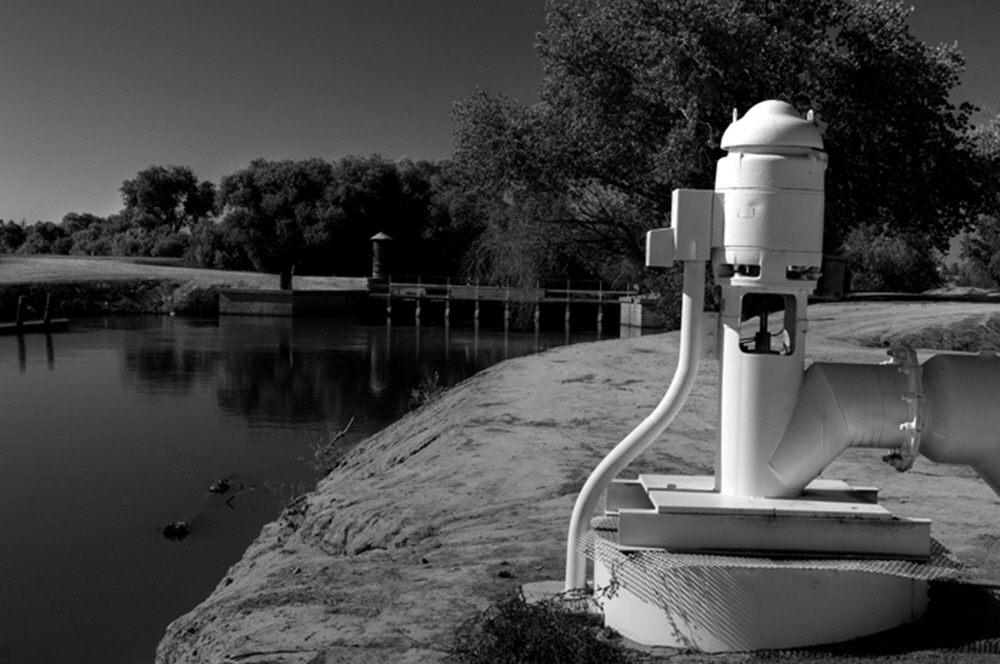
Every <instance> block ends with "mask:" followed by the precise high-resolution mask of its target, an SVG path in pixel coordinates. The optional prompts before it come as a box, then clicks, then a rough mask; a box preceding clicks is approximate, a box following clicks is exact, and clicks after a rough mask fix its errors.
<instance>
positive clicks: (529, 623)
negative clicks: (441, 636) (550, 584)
mask: <svg viewBox="0 0 1000 664" xmlns="http://www.w3.org/2000/svg"><path fill="white" fill-rule="evenodd" d="M612 634H613V633H612ZM448 654H449V661H451V662H455V663H457V664H533V663H535V662H537V663H538V664H616V663H619V662H621V663H627V662H631V661H632V660H633V658H632V656H631V654H630V653H629V651H628V650H626V649H625V647H624V646H623V645H622V643H621V641H620V640H619V639H617V637H615V636H611V637H610V638H609V636H608V635H607V632H606V631H605V630H603V629H602V628H601V619H600V617H599V616H595V615H592V614H588V613H580V612H575V611H572V610H570V609H569V608H567V607H566V606H564V605H563V604H562V603H561V602H559V601H557V600H546V601H541V602H538V603H534V604H529V603H528V602H527V601H525V599H524V595H523V594H521V593H520V592H518V593H516V594H512V595H509V596H507V597H505V598H503V599H501V600H499V601H498V602H496V603H495V604H493V605H492V606H490V607H488V608H487V609H486V610H485V611H483V612H482V613H480V614H479V615H477V616H475V617H474V618H472V619H471V620H469V621H467V622H466V623H465V624H464V625H462V627H460V628H459V630H458V632H457V633H456V637H455V640H454V642H453V643H452V646H451V648H450V649H449V653H448Z"/></svg>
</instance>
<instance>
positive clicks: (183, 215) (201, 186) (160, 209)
mask: <svg viewBox="0 0 1000 664" xmlns="http://www.w3.org/2000/svg"><path fill="white" fill-rule="evenodd" d="M120 191H121V195H122V200H123V202H124V203H125V209H124V210H123V214H124V215H125V216H126V217H128V218H129V219H131V220H133V221H134V222H135V223H137V224H139V225H140V226H142V227H143V228H146V229H148V230H154V229H161V230H162V231H163V232H164V233H178V232H180V231H181V229H183V228H188V229H190V228H193V227H194V225H195V224H196V223H198V222H199V221H202V220H204V219H207V218H209V217H212V216H214V215H215V212H216V209H215V195H216V194H215V185H214V184H213V183H212V182H209V181H207V180H205V181H203V182H199V181H198V178H197V176H195V174H194V171H192V170H191V169H190V168H189V167H187V166H150V167H149V168H147V169H145V170H142V171H139V173H138V174H137V175H136V176H135V177H134V178H132V179H131V180H125V182H123V183H122V186H121V189H120Z"/></svg>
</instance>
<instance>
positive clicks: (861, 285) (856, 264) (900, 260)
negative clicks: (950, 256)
mask: <svg viewBox="0 0 1000 664" xmlns="http://www.w3.org/2000/svg"><path fill="white" fill-rule="evenodd" d="M843 253H844V258H846V259H847V265H848V267H849V269H850V271H851V290H853V291H862V292H864V291H867V292H903V293H920V292H923V291H925V290H928V289H931V288H936V287H938V286H940V285H942V283H943V281H944V280H943V277H942V271H943V266H942V262H941V259H940V257H939V255H938V252H937V251H936V250H935V249H934V248H933V247H931V246H929V245H928V244H927V241H926V240H924V239H922V238H920V237H918V236H915V235H909V236H904V235H894V234H891V233H889V232H886V231H885V230H884V229H882V228H880V227H879V226H877V225H875V224H868V225H864V226H859V227H858V228H855V229H854V230H852V231H851V232H850V233H849V234H848V236H847V239H846V240H845V241H844V245H843Z"/></svg>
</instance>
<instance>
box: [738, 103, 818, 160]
mask: <svg viewBox="0 0 1000 664" xmlns="http://www.w3.org/2000/svg"><path fill="white" fill-rule="evenodd" d="M810 115H811V113H810ZM753 147H761V148H767V147H782V148H814V149H816V150H822V149H823V137H822V135H820V132H819V128H818V127H817V126H816V125H814V124H813V123H812V122H811V121H810V120H806V119H805V118H803V117H802V116H801V115H799V112H798V111H796V110H795V107H793V106H792V105H791V104H788V103H786V102H783V101H778V100H776V99H771V100H769V101H762V102H760V103H759V104H757V105H755V106H754V107H753V108H751V109H750V110H749V111H747V112H746V115H744V116H743V117H742V118H740V119H739V120H735V121H734V122H733V123H732V124H731V125H729V128H727V129H726V132H725V133H724V134H723V135H722V149H723V150H732V149H734V148H753Z"/></svg>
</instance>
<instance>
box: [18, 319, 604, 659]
mask: <svg viewBox="0 0 1000 664" xmlns="http://www.w3.org/2000/svg"><path fill="white" fill-rule="evenodd" d="M595 338H596V334H595V333H594V332H592V331H591V332H581V333H578V334H577V333H574V334H572V335H570V334H569V333H568V332H557V333H541V334H532V333H528V334H504V332H503V330H502V329H500V330H495V329H491V330H487V329H478V328H476V327H473V326H471V324H470V325H469V326H467V327H455V326H451V327H448V328H445V327H426V326H425V327H415V326H412V325H408V326H402V325H376V326H370V325H365V324H362V323H360V322H358V321H351V320H345V319H301V318H298V319H294V320H293V319H291V318H256V317H222V318H219V319H204V320H202V319H185V318H174V317H165V316H163V317H161V316H148V317H144V316H139V317H104V318H93V319H85V320H78V321H73V325H72V327H71V330H70V332H68V333H63V334H57V335H51V336H45V335H33V336H26V337H23V338H21V339H18V338H16V337H0V413H2V422H3V429H2V431H3V433H2V436H0V532H2V534H3V546H0V663H4V662H8V661H9V662H11V663H12V664H14V663H16V664H35V663H39V664H40V663H48V662H60V661H100V662H105V663H108V664H138V663H140V662H142V663H148V662H151V661H152V660H153V655H154V651H155V648H156V644H157V642H158V641H159V639H160V638H161V636H162V635H163V633H164V629H165V628H166V626H167V624H168V623H169V622H170V621H171V620H173V619H174V618H176V617H178V616H179V615H181V614H183V613H185V612H186V611H188V610H190V609H191V608H193V607H194V606H195V605H196V604H197V603H198V602H200V601H201V600H202V599H204V598H205V597H207V596H208V594H209V593H210V592H211V591H212V589H213V588H214V587H215V585H216V584H217V583H218V582H219V581H220V580H221V579H222V578H223V577H224V574H225V572H226V570H227V569H228V568H229V566H230V565H232V564H233V563H235V562H236V561H237V560H238V559H239V558H240V556H241V555H242V553H243V551H244V550H245V549H246V547H247V546H248V545H249V544H250V542H251V541H252V540H253V539H254V537H256V535H257V534H258V532H259V531H260V529H261V527H262V526H263V525H264V524H265V523H267V522H268V521H270V520H272V519H274V518H275V517H276V516H277V515H278V514H279V512H280V510H281V507H282V504H283V503H284V502H285V501H287V500H290V499H291V498H293V497H295V496H296V495H298V494H300V493H302V492H304V491H307V490H309V489H311V488H312V487H313V485H314V483H315V481H316V479H318V477H319V472H318V471H317V470H316V469H315V468H314V467H313V466H312V465H311V464H310V462H311V461H312V460H313V452H314V448H315V447H316V446H318V445H323V444H324V443H325V442H326V441H329V440H330V439H331V437H333V436H335V435H336V434H337V433H338V432H341V431H344V429H345V428H347V427H348V424H350V426H349V428H348V429H347V433H346V434H345V435H344V436H342V437H341V438H340V439H339V440H338V441H337V443H338V445H342V446H343V447H344V448H347V447H349V446H350V445H353V444H356V443H357V442H358V441H360V440H362V439H364V438H365V437H367V436H369V435H371V434H372V433H374V432H376V431H378V430H379V429H381V428H383V427H385V426H386V425H387V424H389V423H391V422H393V421H394V420H396V419H398V418H399V417H401V416H403V415H404V414H406V413H407V412H408V410H410V409H411V408H412V407H414V404H413V403H412V393H413V391H414V390H416V389H418V388H419V387H420V385H421V383H422V382H423V384H424V385H425V386H426V385H428V384H434V383H435V382H436V383H437V384H439V385H441V386H442V387H446V386H450V385H454V384H456V383H458V382H460V381H462V380H464V379H465V378H468V377H469V376H471V375H472V374H474V373H475V372H477V371H479V370H480V369H483V368H485V367H487V366H490V365H492V364H495V363H497V362H500V361H502V360H504V359H507V358H512V357H517V356H522V355H527V354H531V353H535V352H540V351H543V350H546V349H548V348H552V347H555V346H559V345H564V344H566V343H575V342H580V341H591V340H594V339H595ZM435 376H436V378H435ZM218 480H226V482H227V483H228V485H229V490H228V491H227V492H226V493H223V494H220V493H213V492H211V491H209V488H210V487H211V486H212V485H213V483H216V482H217V481H218ZM175 521H183V522H185V523H186V524H189V525H190V531H191V532H190V534H189V535H188V536H187V537H186V538H184V539H183V540H170V539H167V538H166V537H164V533H163V529H164V526H166V525H167V524H170V523H172V522H175Z"/></svg>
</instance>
